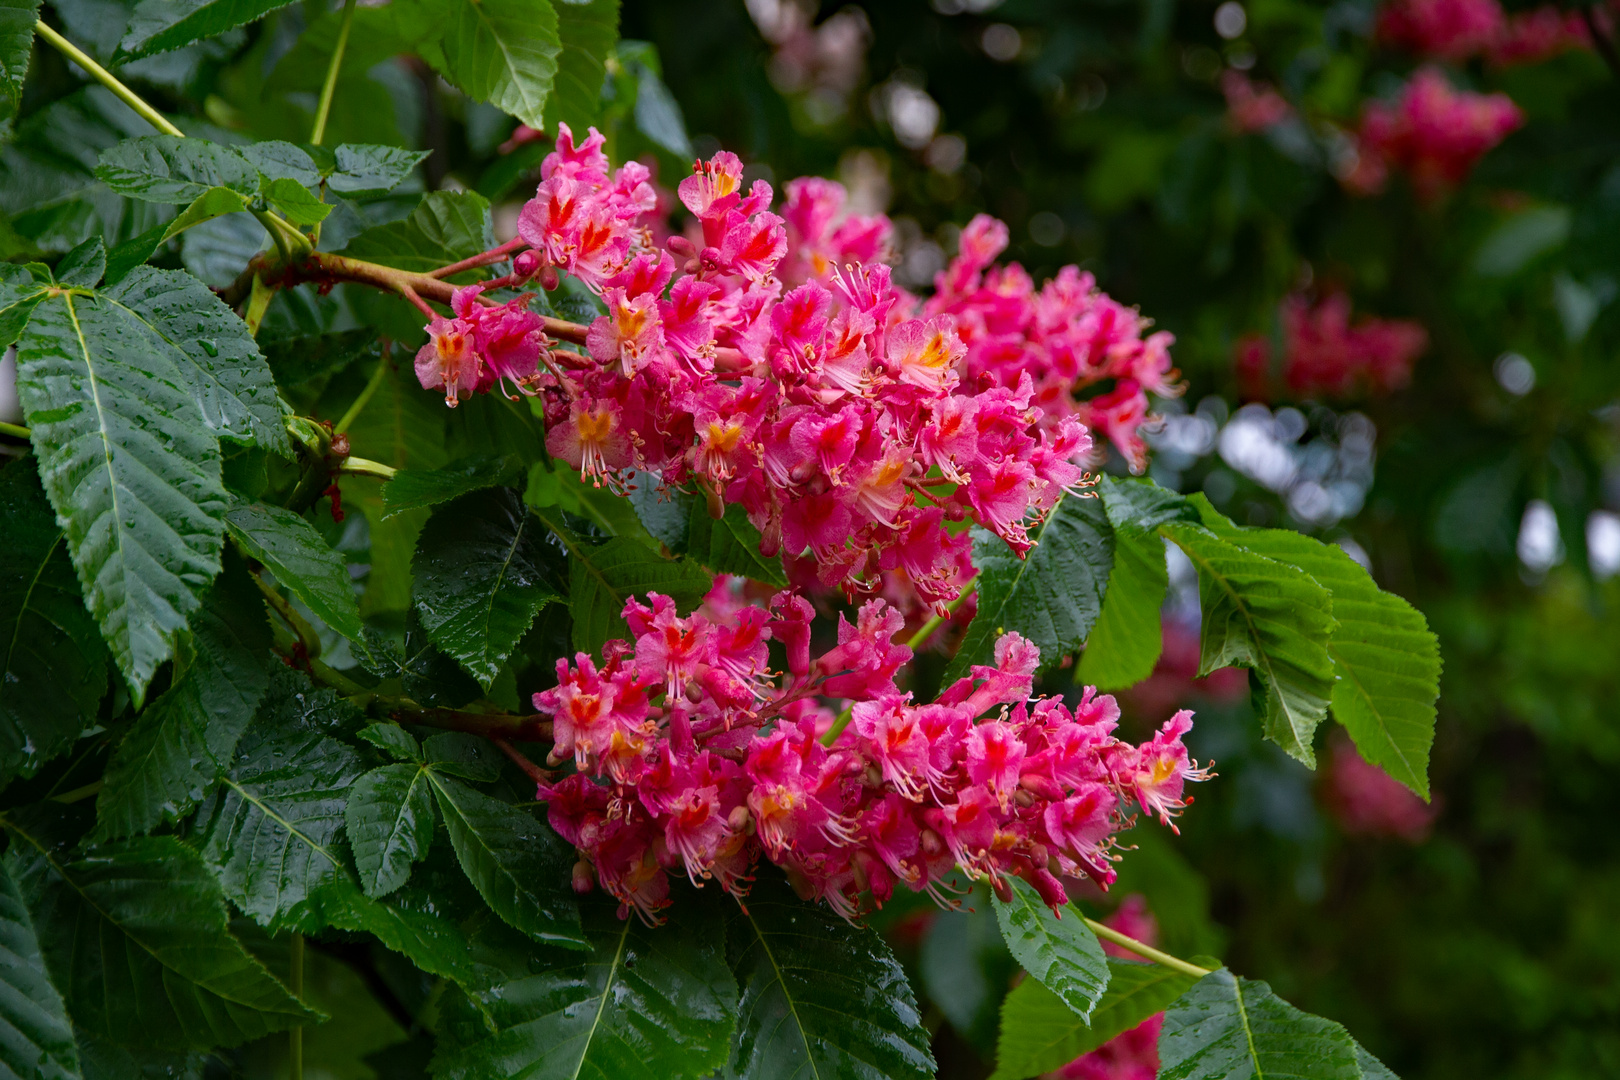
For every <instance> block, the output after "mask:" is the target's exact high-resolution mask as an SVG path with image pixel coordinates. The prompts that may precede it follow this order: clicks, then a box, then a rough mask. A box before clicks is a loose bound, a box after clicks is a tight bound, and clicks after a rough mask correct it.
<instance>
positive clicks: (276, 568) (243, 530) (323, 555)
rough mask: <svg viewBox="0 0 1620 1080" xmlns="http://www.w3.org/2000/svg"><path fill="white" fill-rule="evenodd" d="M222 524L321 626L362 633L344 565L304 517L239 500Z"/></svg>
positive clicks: (356, 634) (344, 632)
mask: <svg viewBox="0 0 1620 1080" xmlns="http://www.w3.org/2000/svg"><path fill="white" fill-rule="evenodd" d="M225 525H226V527H227V528H228V529H230V532H231V539H233V540H235V541H236V543H237V544H238V545H239V546H240V547H241V549H242V551H243V553H244V554H246V555H247V556H248V557H249V558H251V559H253V560H254V561H256V562H259V563H262V564H263V565H264V567H265V569H267V570H269V571H270V572H271V573H272V574H274V575H275V578H276V581H277V582H279V583H280V584H281V585H283V586H285V587H286V588H287V589H288V590H290V591H291V592H292V593H293V595H294V596H297V597H298V599H300V600H302V601H303V602H304V603H305V604H306V605H308V607H309V610H311V611H313V612H314V613H315V614H316V615H317V616H318V617H319V618H320V619H321V621H322V622H324V623H326V625H327V626H330V627H331V628H332V629H333V630H336V631H337V632H338V633H340V634H342V635H343V636H344V637H346V638H349V639H351V640H354V641H359V640H360V639H361V638H362V637H363V636H364V632H365V627H364V625H363V624H362V623H361V621H360V608H359V606H358V605H357V604H356V602H355V598H354V586H353V584H352V583H351V582H352V579H351V578H350V577H349V568H348V566H347V565H345V563H344V561H343V557H342V556H341V555H339V554H338V553H337V552H335V551H333V550H332V549H331V548H330V547H328V546H327V544H326V541H325V540H323V539H321V535H320V534H319V533H317V532H316V531H315V530H314V529H313V528H312V527H311V526H310V524H309V522H307V521H305V520H304V519H303V518H301V517H299V516H298V515H297V514H294V513H292V512H291V511H288V510H284V509H282V508H281V507H279V506H269V505H266V504H264V503H239V504H237V505H236V506H235V507H233V508H232V509H231V510H230V512H229V513H227V514H226V515H225Z"/></svg>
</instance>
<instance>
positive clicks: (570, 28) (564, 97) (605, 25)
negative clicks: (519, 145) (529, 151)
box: [545, 0, 619, 138]
mask: <svg viewBox="0 0 1620 1080" xmlns="http://www.w3.org/2000/svg"><path fill="white" fill-rule="evenodd" d="M556 12H557V37H558V39H559V40H560V41H561V42H562V52H561V54H560V55H559V56H558V57H557V75H556V80H555V82H554V84H553V86H552V91H551V103H550V106H549V107H548V108H547V109H546V110H545V112H546V119H547V120H548V121H549V122H550V123H551V124H553V125H556V124H557V123H559V122H560V123H564V124H567V125H568V126H569V127H570V128H571V129H572V130H573V131H575V132H576V133H578V137H579V138H584V136H585V130H586V128H588V127H589V126H590V125H591V124H595V123H598V118H599V117H600V116H601V112H602V81H603V80H604V79H605V78H607V60H608V57H609V56H611V55H612V54H613V46H614V45H615V44H617V43H618V40H619V0H587V2H586V3H578V2H570V0H564V2H562V3H559V4H557V6H556Z"/></svg>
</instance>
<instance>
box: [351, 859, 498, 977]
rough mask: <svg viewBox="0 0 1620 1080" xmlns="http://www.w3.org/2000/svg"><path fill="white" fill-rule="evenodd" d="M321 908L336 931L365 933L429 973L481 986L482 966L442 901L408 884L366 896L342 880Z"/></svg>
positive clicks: (486, 972)
mask: <svg viewBox="0 0 1620 1080" xmlns="http://www.w3.org/2000/svg"><path fill="white" fill-rule="evenodd" d="M323 901H324V902H323V910H324V912H325V914H326V917H327V919H328V920H330V922H331V924H332V925H333V926H335V927H337V928H338V929H340V930H350V931H353V932H356V933H366V934H370V935H372V936H373V937H375V938H376V939H377V940H378V941H380V942H382V944H383V946H384V947H385V948H388V949H392V950H393V951H394V952H397V953H399V954H400V955H401V956H404V957H406V958H408V959H409V960H410V961H411V963H413V964H415V965H416V966H417V967H419V968H421V969H422V970H423V971H425V972H427V973H428V974H430V975H437V976H439V977H440V978H445V979H449V980H451V981H452V982H454V983H456V985H458V986H462V987H471V986H484V985H487V983H488V971H487V969H486V968H485V967H484V966H482V965H480V964H479V963H478V960H477V958H476V957H474V956H473V955H472V945H471V943H470V942H469V941H468V938H467V935H466V934H465V933H463V932H462V929H461V926H460V924H459V923H457V922H455V921H454V920H452V919H449V918H447V917H446V916H445V915H444V914H443V913H442V912H441V911H440V910H439V908H440V907H441V905H442V900H441V899H440V898H438V897H436V896H434V895H433V894H431V893H429V892H427V891H425V890H422V889H418V888H417V887H416V886H414V885H413V886H407V887H405V888H404V889H400V890H397V891H395V892H394V893H393V894H392V895H391V896H389V897H388V898H387V899H386V900H369V899H367V898H366V897H365V896H364V895H363V894H362V893H361V892H360V890H359V889H357V888H355V887H354V885H353V884H352V883H350V882H349V881H348V880H347V879H343V880H341V881H339V882H338V883H337V884H336V885H335V886H333V887H330V888H328V889H327V890H326V892H325V894H324V897H323Z"/></svg>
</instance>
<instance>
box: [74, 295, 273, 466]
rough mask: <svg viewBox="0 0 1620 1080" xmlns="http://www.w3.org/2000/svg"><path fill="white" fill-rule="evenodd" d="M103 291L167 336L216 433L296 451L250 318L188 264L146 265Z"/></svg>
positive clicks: (240, 440)
mask: <svg viewBox="0 0 1620 1080" xmlns="http://www.w3.org/2000/svg"><path fill="white" fill-rule="evenodd" d="M102 295H103V296H105V297H106V298H107V299H109V300H111V301H112V302H113V303H115V304H119V305H122V306H123V307H124V308H125V309H127V310H128V311H129V312H130V313H131V314H133V315H134V316H135V317H136V318H138V319H140V321H141V322H142V323H144V324H145V325H146V327H147V328H148V329H150V330H151V331H152V333H153V334H155V335H157V336H158V337H160V338H162V339H163V340H164V341H166V342H168V344H169V345H170V347H171V350H172V352H171V355H173V356H174V357H176V358H177V359H178V362H179V366H180V369H181V373H182V375H184V377H185V379H186V383H187V385H188V386H190V387H191V391H192V396H193V397H194V398H195V399H196V401H197V405H198V406H199V407H200V408H201V410H202V414H203V421H204V423H206V424H207V425H208V426H209V428H210V429H212V430H213V431H214V433H215V434H216V435H218V436H219V437H220V438H222V439H230V440H232V441H234V442H244V443H245V442H256V443H257V444H258V445H260V446H262V447H264V448H265V449H266V450H270V451H272V452H274V453H277V454H281V455H283V456H286V455H288V454H290V453H291V452H292V450H291V446H290V444H289V442H288V439H287V427H286V409H285V407H284V406H283V405H282V404H281V401H280V399H279V398H278V397H277V396H276V384H275V380H274V379H272V378H271V375H270V365H269V364H267V363H266V362H265V359H264V355H263V354H262V353H260V352H259V347H258V345H256V344H255V343H254V341H253V335H252V334H250V333H249V332H248V328H247V324H246V323H244V322H243V321H242V320H241V319H239V318H237V316H236V313H235V312H234V311H232V310H231V309H230V308H228V307H226V306H225V304H224V302H223V301H221V300H220V298H219V297H218V296H216V295H215V294H214V291H213V290H212V289H210V288H208V287H207V286H206V285H204V284H203V283H202V282H200V281H198V280H197V279H196V278H194V277H192V276H191V275H190V274H188V273H185V272H184V271H180V270H154V269H152V268H151V267H147V266H143V267H139V268H137V269H136V270H134V271H133V272H131V273H130V274H129V276H128V277H126V278H124V279H123V280H122V281H120V282H119V283H118V284H116V285H114V286H112V287H111V288H109V289H107V290H105V291H104V292H103V294H102Z"/></svg>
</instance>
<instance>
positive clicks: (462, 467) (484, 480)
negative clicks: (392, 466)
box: [382, 455, 515, 518]
mask: <svg viewBox="0 0 1620 1080" xmlns="http://www.w3.org/2000/svg"><path fill="white" fill-rule="evenodd" d="M514 472H515V470H514V463H513V462H511V461H509V460H508V459H506V458H502V457H490V456H487V455H479V456H477V457H470V458H464V459H462V460H461V461H458V462H456V463H455V464H453V465H451V466H449V467H448V468H444V469H401V470H399V472H397V473H395V474H394V478H393V479H392V480H390V481H388V483H386V484H384V485H383V489H382V504H383V517H385V518H390V517H393V516H394V515H395V514H398V513H401V512H403V511H406V510H422V509H426V508H427V507H431V506H438V505H439V504H440V503H447V502H449V501H450V500H452V499H459V498H460V497H461V496H463V495H469V494H471V493H472V492H474V491H482V490H483V489H484V488H491V487H498V486H500V485H501V484H503V483H505V482H506V481H508V480H510V479H513V478H514Z"/></svg>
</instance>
